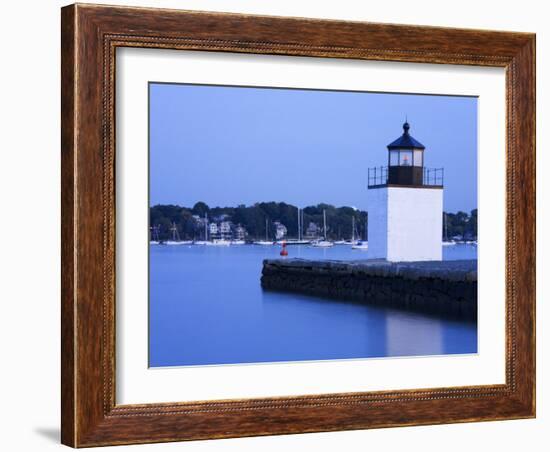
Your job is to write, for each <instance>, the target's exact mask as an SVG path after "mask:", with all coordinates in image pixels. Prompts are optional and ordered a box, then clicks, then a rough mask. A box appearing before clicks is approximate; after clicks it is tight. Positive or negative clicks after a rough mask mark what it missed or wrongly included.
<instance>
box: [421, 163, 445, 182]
mask: <svg viewBox="0 0 550 452" xmlns="http://www.w3.org/2000/svg"><path fill="white" fill-rule="evenodd" d="M444 176H445V173H444V170H443V168H424V174H423V182H422V185H431V186H434V187H443V178H444Z"/></svg>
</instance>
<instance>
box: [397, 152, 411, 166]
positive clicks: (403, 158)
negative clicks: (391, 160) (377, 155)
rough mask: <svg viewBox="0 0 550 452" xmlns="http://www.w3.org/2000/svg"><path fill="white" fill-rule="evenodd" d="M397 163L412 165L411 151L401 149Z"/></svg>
mask: <svg viewBox="0 0 550 452" xmlns="http://www.w3.org/2000/svg"><path fill="white" fill-rule="evenodd" d="M399 165H400V166H411V165H412V151H401V152H400V153H399Z"/></svg>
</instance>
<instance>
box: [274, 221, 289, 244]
mask: <svg viewBox="0 0 550 452" xmlns="http://www.w3.org/2000/svg"><path fill="white" fill-rule="evenodd" d="M273 226H275V239H276V240H282V239H284V238H285V237H286V234H287V232H288V231H287V228H286V226H285V225H284V224H283V223H281V222H280V221H275V222H274V223H273Z"/></svg>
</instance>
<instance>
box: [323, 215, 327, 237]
mask: <svg viewBox="0 0 550 452" xmlns="http://www.w3.org/2000/svg"><path fill="white" fill-rule="evenodd" d="M323 234H324V235H325V241H326V240H327V213H326V211H325V209H323Z"/></svg>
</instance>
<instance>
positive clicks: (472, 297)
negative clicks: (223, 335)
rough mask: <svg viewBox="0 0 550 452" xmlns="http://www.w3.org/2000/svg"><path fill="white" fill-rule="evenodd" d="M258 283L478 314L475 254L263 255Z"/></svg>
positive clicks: (370, 301) (473, 316)
mask: <svg viewBox="0 0 550 452" xmlns="http://www.w3.org/2000/svg"><path fill="white" fill-rule="evenodd" d="M261 283H262V287H263V288H264V289H265V290H274V291H284V292H296V293H303V294H308V295H315V296H320V297H327V298H332V299H339V300H353V301H356V302H361V303H368V304H377V305H382V306H386V307H393V308H400V309H409V310H414V311H420V312H425V313H429V314H433V315H439V316H445V317H453V318H459V319H463V320H469V321H475V320H476V319H477V260H458V261H428V262H400V263H399V262H387V261H384V260H358V261H315V260H304V259H267V260H264V262H263V269H262V278H261Z"/></svg>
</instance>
